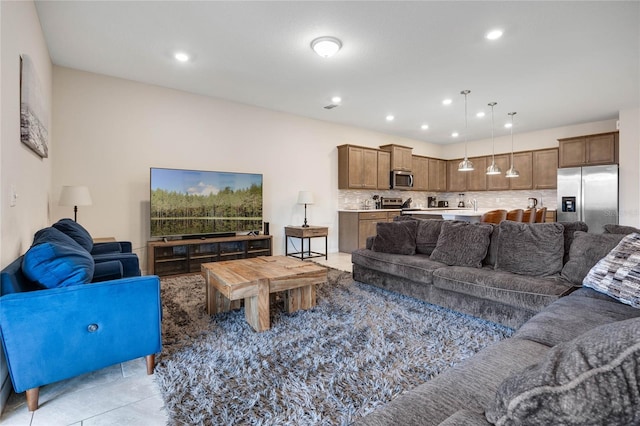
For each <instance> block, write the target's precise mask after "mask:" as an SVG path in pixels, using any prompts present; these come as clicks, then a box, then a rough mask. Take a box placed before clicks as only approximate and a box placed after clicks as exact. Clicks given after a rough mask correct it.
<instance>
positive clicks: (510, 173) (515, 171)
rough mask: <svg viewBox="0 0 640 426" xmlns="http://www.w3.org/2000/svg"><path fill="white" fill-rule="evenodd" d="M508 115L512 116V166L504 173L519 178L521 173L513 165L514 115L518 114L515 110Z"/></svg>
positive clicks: (506, 175)
mask: <svg viewBox="0 0 640 426" xmlns="http://www.w3.org/2000/svg"><path fill="white" fill-rule="evenodd" d="M508 115H510V116H511V126H509V127H510V128H511V167H509V170H507V172H506V173H505V174H504V177H508V178H517V177H520V173H519V172H518V171H517V170H516V169H515V168H514V167H513V116H514V115H516V113H515V112H510V113H509V114H508Z"/></svg>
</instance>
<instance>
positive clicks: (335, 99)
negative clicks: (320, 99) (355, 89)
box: [331, 96, 342, 104]
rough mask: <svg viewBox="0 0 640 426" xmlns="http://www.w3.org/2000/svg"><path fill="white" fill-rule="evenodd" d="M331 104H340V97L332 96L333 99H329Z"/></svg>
mask: <svg viewBox="0 0 640 426" xmlns="http://www.w3.org/2000/svg"><path fill="white" fill-rule="evenodd" d="M331 102H333V103H334V104H339V103H340V102H342V98H341V97H340V96H334V97H333V98H331Z"/></svg>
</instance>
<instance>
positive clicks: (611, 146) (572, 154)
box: [558, 132, 619, 167]
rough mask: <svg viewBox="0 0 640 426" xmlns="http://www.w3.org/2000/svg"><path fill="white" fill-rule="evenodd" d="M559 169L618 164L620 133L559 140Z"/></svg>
mask: <svg viewBox="0 0 640 426" xmlns="http://www.w3.org/2000/svg"><path fill="white" fill-rule="evenodd" d="M558 144H559V145H558V146H559V148H558V149H559V153H558V156H559V161H558V165H559V167H581V166H596V165H600V164H617V163H618V155H619V154H618V150H619V141H618V132H608V133H599V134H595V135H585V136H576V137H573V138H564V139H558Z"/></svg>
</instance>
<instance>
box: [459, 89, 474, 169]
mask: <svg viewBox="0 0 640 426" xmlns="http://www.w3.org/2000/svg"><path fill="white" fill-rule="evenodd" d="M469 93H471V90H463V91H462V92H460V94H461V95H464V159H463V160H462V161H461V162H460V164H458V171H459V172H471V171H473V163H472V162H471V161H470V160H469V157H467V133H468V131H467V95H468V94H469Z"/></svg>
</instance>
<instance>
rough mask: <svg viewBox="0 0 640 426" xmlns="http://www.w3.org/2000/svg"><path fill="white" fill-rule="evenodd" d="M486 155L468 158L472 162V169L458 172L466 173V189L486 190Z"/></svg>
mask: <svg viewBox="0 0 640 426" xmlns="http://www.w3.org/2000/svg"><path fill="white" fill-rule="evenodd" d="M487 158H488V157H474V158H469V160H470V161H471V162H472V163H473V170H471V171H469V172H459V173H462V174H465V175H467V191H486V190H487V166H488V165H489V163H491V159H490V157H489V163H487Z"/></svg>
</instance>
